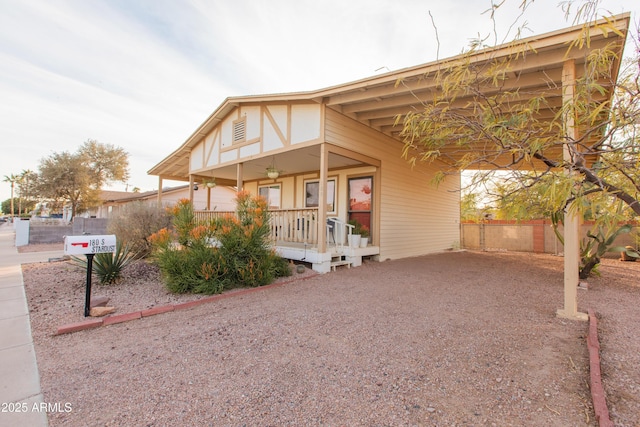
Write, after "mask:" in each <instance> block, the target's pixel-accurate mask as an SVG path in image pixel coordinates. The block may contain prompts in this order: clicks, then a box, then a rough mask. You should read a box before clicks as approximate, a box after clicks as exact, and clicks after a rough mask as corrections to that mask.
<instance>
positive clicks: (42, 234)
mask: <svg viewBox="0 0 640 427" xmlns="http://www.w3.org/2000/svg"><path fill="white" fill-rule="evenodd" d="M71 230H72V227H71V226H70V225H44V224H43V225H39V224H35V223H31V222H30V224H29V244H30V245H36V244H39V243H63V242H64V236H68V235H70V234H71Z"/></svg>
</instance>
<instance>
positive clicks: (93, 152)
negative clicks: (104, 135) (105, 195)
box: [78, 139, 129, 189]
mask: <svg viewBox="0 0 640 427" xmlns="http://www.w3.org/2000/svg"><path fill="white" fill-rule="evenodd" d="M78 154H79V155H80V157H81V158H82V162H83V164H84V165H85V166H86V167H87V168H89V170H90V171H91V173H90V176H89V182H90V183H91V187H92V188H94V189H101V188H102V187H103V186H104V185H105V184H107V183H109V182H115V181H122V182H126V181H127V179H129V160H128V156H129V155H128V154H127V152H126V151H124V150H123V149H122V148H118V147H116V146H114V145H112V144H102V143H100V142H98V141H96V140H94V139H89V140H87V141H85V142H84V144H82V146H81V147H80V150H79V151H78Z"/></svg>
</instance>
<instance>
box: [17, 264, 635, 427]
mask: <svg viewBox="0 0 640 427" xmlns="http://www.w3.org/2000/svg"><path fill="white" fill-rule="evenodd" d="M609 265H610V267H609ZM637 267H640V266H630V264H629V263H620V262H618V261H611V262H609V261H607V263H606V265H604V266H603V267H602V269H601V270H602V271H603V277H602V278H600V279H594V280H593V281H592V282H590V289H589V290H588V291H579V292H580V295H579V297H580V303H579V304H580V309H581V311H586V309H587V308H593V309H595V310H596V312H597V313H598V315H599V316H601V317H602V319H601V322H600V324H601V328H603V329H604V331H603V333H604V338H603V339H602V341H603V349H602V352H603V375H604V382H605V389H606V390H607V393H608V394H609V393H613V394H611V395H610V396H608V398H609V399H610V400H612V401H613V403H612V407H611V408H610V409H611V411H612V419H614V421H615V422H616V425H630V426H631V425H635V424H634V423H635V420H636V419H637V415H638V414H639V413H640V402H639V401H638V397H637V396H638V393H639V392H640V374H639V373H638V371H640V361H639V358H640V332H639V331H640V319H639V318H638V314H637V313H638V309H637V307H638V303H639V302H640V288H639V287H638V284H637V281H638V272H639V271H640V270H639V269H638V268H637ZM47 268H49V267H47ZM629 268H631V269H629ZM24 274H25V285H26V288H27V294H28V296H29V300H30V302H29V303H30V307H32V313H31V316H32V322H33V335H34V341H35V345H36V352H37V357H38V365H39V368H40V372H41V382H42V389H43V393H44V396H45V401H46V402H61V403H62V404H64V403H69V404H70V405H71V408H72V410H71V411H70V412H61V413H50V414H49V422H50V425H51V426H62V425H64V426H123V425H128V426H134V425H135V426H183V425H192V426H244V425H246V426H303V425H304V426H451V425H467V426H471V425H489V426H491V425H496V426H532V425H544V426H563V427H565V426H583V425H597V424H596V422H595V420H594V415H593V411H592V407H591V399H590V394H589V390H588V353H587V349H586V344H585V336H586V332H587V324H586V323H584V322H576V321H569V320H564V319H559V318H557V317H556V316H555V312H556V310H557V309H558V308H560V307H561V305H562V301H563V285H562V283H563V282H562V259H561V258H558V257H554V256H550V255H535V256H534V255H532V254H519V253H496V252H494V253H481V252H457V253H446V254H437V255H430V256H424V257H417V258H411V259H404V260H398V261H387V262H383V263H367V264H365V265H363V266H362V267H358V268H352V269H340V270H338V271H337V272H333V273H329V274H325V275H318V276H314V277H308V278H306V279H305V280H299V281H294V282H292V283H289V284H286V285H283V286H281V287H276V288H270V289H265V290H264V291H260V292H254V293H250V294H244V295H238V296H237V297H232V298H227V299H224V300H220V301H218V302H214V303H209V304H205V305H202V306H198V307H194V308H192V309H187V310H181V311H176V312H171V313H166V314H162V315H157V316H152V317H149V318H144V319H141V320H135V321H131V322H126V323H121V324H117V325H112V326H107V327H101V328H98V329H93V330H88V331H83V332H78V333H74V334H69V335H62V336H51V331H52V330H55V327H56V326H59V325H58V324H55V322H57V321H58V320H57V318H56V316H55V307H48V310H43V309H42V306H41V305H40V306H38V303H37V301H36V300H37V298H35V297H34V295H35V294H38V295H40V294H41V293H42V292H41V291H38V289H41V288H39V287H38V280H42V279H41V278H38V277H36V276H34V274H33V272H30V270H29V268H28V267H27V268H25V273H24ZM36 279H37V280H36ZM43 283H44V282H43ZM43 286H44V285H43ZM67 286H68V285H67ZM127 286H129V287H132V286H135V284H130V285H127ZM125 289H126V288H125ZM48 293H49V292H48ZM78 298H80V299H81V298H82V295H79V296H78ZM34 304H35V305H36V306H37V309H33V306H34ZM64 304H66V303H64ZM80 306H81V305H80ZM140 308H144V307H140ZM52 323H53V324H52ZM616 375H618V377H616ZM62 406H63V405H62Z"/></svg>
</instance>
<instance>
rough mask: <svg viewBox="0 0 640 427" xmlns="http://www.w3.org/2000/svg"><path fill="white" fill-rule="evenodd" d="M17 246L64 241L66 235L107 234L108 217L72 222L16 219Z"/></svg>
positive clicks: (74, 220) (80, 219)
mask: <svg viewBox="0 0 640 427" xmlns="http://www.w3.org/2000/svg"><path fill="white" fill-rule="evenodd" d="M15 229H16V246H24V245H27V244H30V245H34V244H39V243H62V242H64V236H80V235H82V234H106V232H107V219H106V218H74V219H73V223H72V224H67V223H66V221H63V220H41V219H37V218H36V219H32V220H20V221H17V220H16V227H15Z"/></svg>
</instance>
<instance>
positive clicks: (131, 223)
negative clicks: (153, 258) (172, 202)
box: [107, 202, 171, 258]
mask: <svg viewBox="0 0 640 427" xmlns="http://www.w3.org/2000/svg"><path fill="white" fill-rule="evenodd" d="M170 225H171V215H170V213H169V212H167V211H166V210H165V209H163V208H161V207H159V206H157V205H156V204H155V203H144V202H133V203H129V204H127V205H125V206H123V207H122V209H120V210H118V211H117V212H116V213H114V214H113V215H112V216H111V217H110V218H109V223H108V224H107V231H108V233H110V234H115V235H116V239H117V241H119V242H123V243H125V244H128V245H129V247H130V249H131V251H132V252H134V253H136V255H137V256H139V257H142V258H144V257H147V256H149V254H150V253H151V249H152V247H151V243H150V242H149V240H148V238H149V236H151V235H152V234H153V233H156V232H157V231H158V230H161V229H163V228H165V227H169V226H170Z"/></svg>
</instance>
